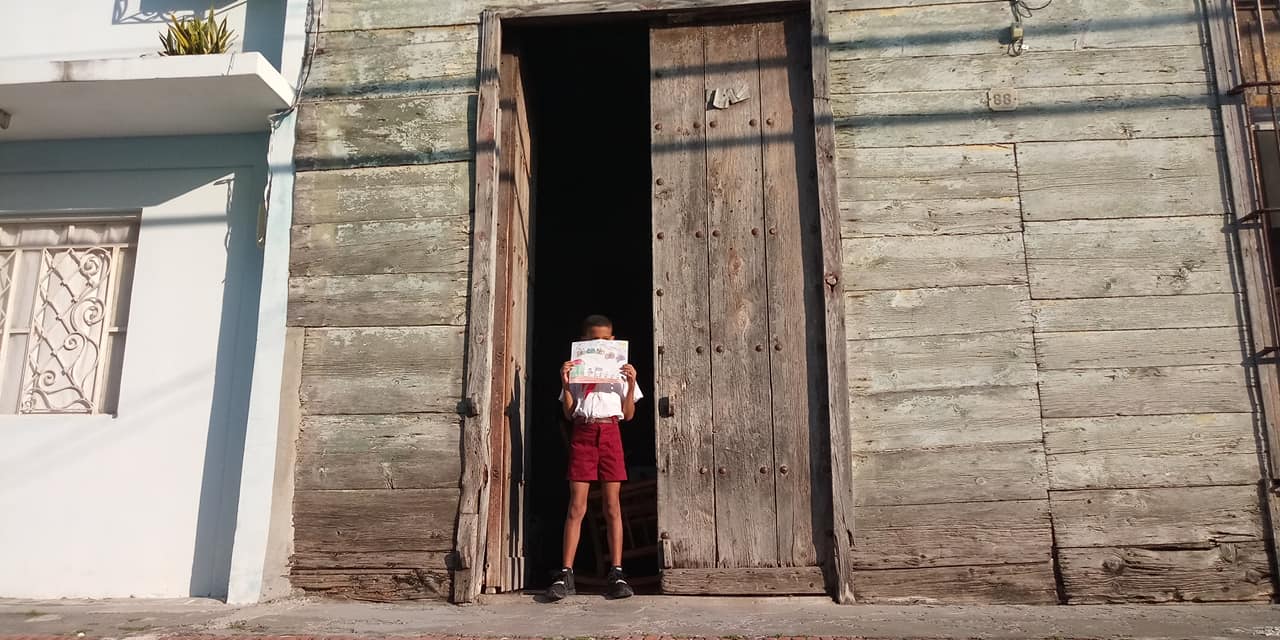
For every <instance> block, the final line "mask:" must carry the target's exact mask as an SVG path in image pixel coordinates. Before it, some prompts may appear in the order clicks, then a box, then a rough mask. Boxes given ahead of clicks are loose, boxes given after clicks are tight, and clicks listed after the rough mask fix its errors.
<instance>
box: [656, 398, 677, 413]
mask: <svg viewBox="0 0 1280 640" xmlns="http://www.w3.org/2000/svg"><path fill="white" fill-rule="evenodd" d="M658 415H660V416H662V417H663V418H672V417H675V415H676V397H675V396H663V397H662V398H659V399H658Z"/></svg>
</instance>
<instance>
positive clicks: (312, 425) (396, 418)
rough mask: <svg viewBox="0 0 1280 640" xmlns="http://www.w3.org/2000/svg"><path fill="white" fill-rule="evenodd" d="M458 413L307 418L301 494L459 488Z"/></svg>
mask: <svg viewBox="0 0 1280 640" xmlns="http://www.w3.org/2000/svg"><path fill="white" fill-rule="evenodd" d="M460 432H461V428H460V421H459V419H458V415H457V414H456V413H416V414H398V415H368V416H307V417H306V418H305V419H304V420H303V423H302V433H301V437H300V438H299V440H298V465H297V470H298V471H297V485H296V486H297V488H298V490H300V491H306V490H312V489H445V488H457V486H458V474H459V473H460V471H461V469H462V466H461V460H460V459H459V457H458V441H459V436H460Z"/></svg>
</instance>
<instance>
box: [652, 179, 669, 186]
mask: <svg viewBox="0 0 1280 640" xmlns="http://www.w3.org/2000/svg"><path fill="white" fill-rule="evenodd" d="M654 182H656V183H658V186H662V185H664V184H666V181H665V180H663V179H662V178H658V179H657V180H654Z"/></svg>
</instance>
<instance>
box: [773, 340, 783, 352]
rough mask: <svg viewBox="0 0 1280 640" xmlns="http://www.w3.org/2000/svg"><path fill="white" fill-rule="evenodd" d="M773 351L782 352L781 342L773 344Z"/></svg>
mask: <svg viewBox="0 0 1280 640" xmlns="http://www.w3.org/2000/svg"><path fill="white" fill-rule="evenodd" d="M773 350H774V351H782V343H781V342H775V343H773Z"/></svg>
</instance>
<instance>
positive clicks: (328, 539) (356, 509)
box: [293, 489, 458, 553]
mask: <svg viewBox="0 0 1280 640" xmlns="http://www.w3.org/2000/svg"><path fill="white" fill-rule="evenodd" d="M457 509H458V490H457V489H373V490H361V491H297V492H295V493H294V496H293V530H294V546H295V548H296V549H297V551H298V552H299V553H340V552H356V551H359V552H368V553H373V552H403V551H448V550H449V549H451V548H452V545H453V516H454V514H456V513H457Z"/></svg>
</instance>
